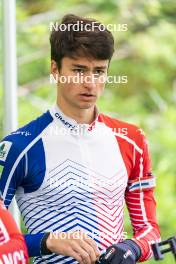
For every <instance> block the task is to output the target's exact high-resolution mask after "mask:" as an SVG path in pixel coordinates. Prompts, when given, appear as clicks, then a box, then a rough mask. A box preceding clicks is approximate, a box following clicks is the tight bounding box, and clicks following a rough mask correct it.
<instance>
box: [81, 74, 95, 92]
mask: <svg viewBox="0 0 176 264" xmlns="http://www.w3.org/2000/svg"><path fill="white" fill-rule="evenodd" d="M96 83H97V79H96V76H95V75H94V74H89V75H86V76H84V79H83V85H84V87H85V88H88V89H90V90H91V89H94V88H96Z"/></svg>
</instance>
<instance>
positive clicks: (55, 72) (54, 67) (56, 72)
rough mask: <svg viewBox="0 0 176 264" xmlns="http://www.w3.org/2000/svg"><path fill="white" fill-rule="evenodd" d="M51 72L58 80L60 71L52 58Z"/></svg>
mask: <svg viewBox="0 0 176 264" xmlns="http://www.w3.org/2000/svg"><path fill="white" fill-rule="evenodd" d="M51 74H52V75H53V77H54V79H55V80H58V77H59V71H58V67H57V63H56V61H55V60H51Z"/></svg>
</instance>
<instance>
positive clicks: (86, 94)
mask: <svg viewBox="0 0 176 264" xmlns="http://www.w3.org/2000/svg"><path fill="white" fill-rule="evenodd" d="M80 95H81V96H85V97H95V95H94V94H89V93H82V94H80Z"/></svg>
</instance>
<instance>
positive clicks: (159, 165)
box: [0, 0, 176, 264]
mask: <svg viewBox="0 0 176 264" xmlns="http://www.w3.org/2000/svg"><path fill="white" fill-rule="evenodd" d="M16 12H17V53H18V84H19V86H18V96H19V101H18V107H19V126H22V125H24V124H25V123H27V122H28V121H30V120H31V119H33V118H35V117H36V116H38V115H39V114H41V113H42V112H43V111H45V110H46V109H47V108H48V107H50V105H51V104H53V103H54V101H55V94H56V93H55V92H56V89H55V86H54V85H51V84H50V83H49V72H50V47H49V34H50V29H49V23H50V22H52V21H55V20H58V19H60V18H61V17H62V16H63V15H65V14H66V13H74V14H77V15H80V14H81V15H85V16H87V17H93V18H96V19H98V20H100V21H101V22H102V23H104V24H111V23H112V24H117V25H119V24H127V27H128V30H127V31H116V32H113V35H114V37H115V46H116V51H115V54H114V57H113V60H112V62H111V66H110V70H109V75H115V76H119V75H121V76H122V75H123V76H127V77H128V83H126V84H122V83H121V84H120V83H119V84H107V85H106V89H105V93H104V96H103V97H102V98H101V99H100V101H99V103H98V105H99V108H100V110H102V111H103V112H106V113H108V114H110V115H112V116H114V117H117V118H119V119H122V120H124V121H128V122H131V123H134V124H137V125H139V126H141V127H142V128H143V129H144V130H145V132H146V135H147V138H148V139H149V146H150V151H151V156H152V161H153V172H154V174H155V175H156V176H157V189H156V200H157V205H158V210H157V214H158V220H159V224H160V228H161V235H162V238H163V239H165V238H167V237H169V236H172V235H176V163H175V162H176V107H175V105H176V75H175V73H176V56H175V55H176V1H175V0H173V1H172V0H165V1H164V0H163V1H162V0H160V1H159V0H148V1H144V0H124V1H123V0H108V1H106V0H65V1H59V0H58V1H57V0H37V1H36V0H17V7H16ZM1 16H2V15H1ZM0 31H1V36H2V23H1V28H0ZM2 54H3V50H2V46H1V50H0V57H1V64H0V80H1V82H0V137H1V138H2V136H3V135H2V126H3V121H4V120H3V97H2V95H3V86H2ZM126 231H127V232H131V228H130V224H129V221H126ZM146 263H148V264H154V263H156V262H155V261H154V260H150V261H148V262H146ZM161 263H165V264H172V263H175V262H174V260H173V257H171V255H169V254H168V255H166V257H165V259H164V260H163V261H161Z"/></svg>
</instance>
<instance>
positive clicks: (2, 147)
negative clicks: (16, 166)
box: [0, 141, 12, 161]
mask: <svg viewBox="0 0 176 264" xmlns="http://www.w3.org/2000/svg"><path fill="white" fill-rule="evenodd" d="M11 146H12V142H9V141H3V142H1V143H0V160H1V161H5V160H6V158H7V155H8V153H9V151H10V148H11Z"/></svg>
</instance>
